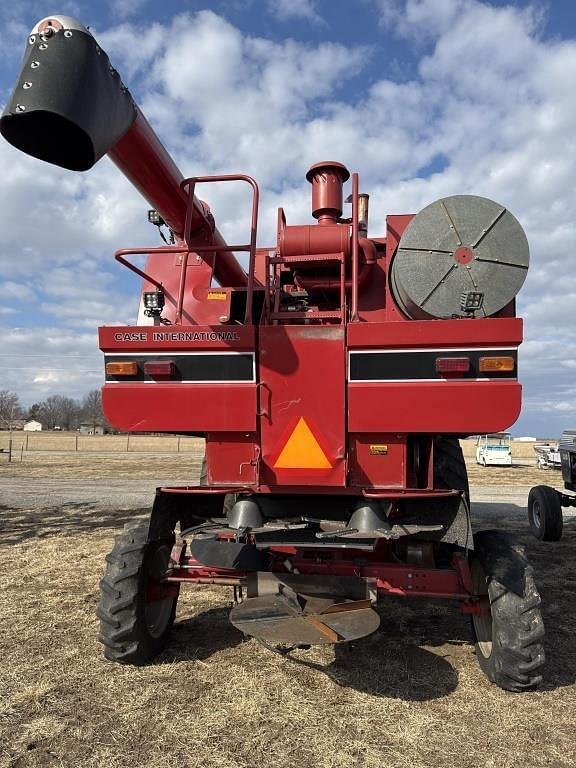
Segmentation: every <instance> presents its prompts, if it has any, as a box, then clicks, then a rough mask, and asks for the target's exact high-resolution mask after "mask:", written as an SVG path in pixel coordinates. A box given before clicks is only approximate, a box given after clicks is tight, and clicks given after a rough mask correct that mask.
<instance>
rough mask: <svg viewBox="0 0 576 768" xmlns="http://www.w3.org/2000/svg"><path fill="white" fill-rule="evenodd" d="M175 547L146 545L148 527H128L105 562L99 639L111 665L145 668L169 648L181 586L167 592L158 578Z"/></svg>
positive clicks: (166, 543) (144, 524)
mask: <svg viewBox="0 0 576 768" xmlns="http://www.w3.org/2000/svg"><path fill="white" fill-rule="evenodd" d="M172 544H173V537H172V540H171V541H148V522H143V521H138V522H134V523H127V524H126V525H125V526H124V530H123V531H122V533H121V534H120V536H118V537H117V538H116V542H115V544H114V548H113V549H112V552H110V554H109V555H107V557H106V562H107V566H106V572H105V574H104V577H103V579H102V581H101V582H100V594H101V597H100V605H99V606H98V609H97V611H96V614H97V616H98V618H99V619H100V635H99V637H98V639H99V640H100V642H101V643H103V645H104V656H105V657H106V658H107V659H109V660H110V661H117V662H121V663H124V664H135V665H137V666H141V665H142V664H146V663H148V662H149V661H151V660H152V659H153V658H154V657H155V656H157V655H158V654H159V653H160V652H161V651H162V650H163V649H164V647H165V645H166V641H167V639H168V636H169V634H170V630H171V628H172V624H173V623H174V616H175V614H176V604H177V602H178V592H179V585H172V584H170V585H169V587H164V589H165V592H166V594H165V596H164V597H163V596H162V590H163V585H162V584H161V582H160V581H159V578H160V577H161V576H162V575H163V574H164V572H165V571H166V568H167V566H168V562H169V559H170V552H171V549H172Z"/></svg>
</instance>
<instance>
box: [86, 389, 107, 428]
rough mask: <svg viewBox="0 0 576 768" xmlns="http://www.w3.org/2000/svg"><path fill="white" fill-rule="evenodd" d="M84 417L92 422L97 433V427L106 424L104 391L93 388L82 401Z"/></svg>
mask: <svg viewBox="0 0 576 768" xmlns="http://www.w3.org/2000/svg"><path fill="white" fill-rule="evenodd" d="M82 419H83V420H84V421H85V422H86V423H87V424H90V425H91V427H92V431H93V432H94V434H96V427H102V426H104V415H103V413H102V393H101V392H100V390H99V389H92V390H90V392H88V394H87V395H86V396H85V397H84V400H83V401H82Z"/></svg>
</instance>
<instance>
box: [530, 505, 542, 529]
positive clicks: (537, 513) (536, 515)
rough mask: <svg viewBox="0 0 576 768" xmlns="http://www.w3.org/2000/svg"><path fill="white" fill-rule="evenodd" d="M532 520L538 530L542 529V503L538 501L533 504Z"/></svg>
mask: <svg viewBox="0 0 576 768" xmlns="http://www.w3.org/2000/svg"><path fill="white" fill-rule="evenodd" d="M532 520H533V521H534V525H535V526H536V528H540V526H541V524H542V511H541V509H540V502H539V501H537V500H536V499H534V501H533V502H532Z"/></svg>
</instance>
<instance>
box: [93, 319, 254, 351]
mask: <svg viewBox="0 0 576 768" xmlns="http://www.w3.org/2000/svg"><path fill="white" fill-rule="evenodd" d="M98 336H99V339H100V349H101V350H102V351H103V352H130V353H132V352H148V351H150V350H155V349H156V350H162V351H165V352H169V351H171V350H180V351H182V352H185V351H186V352H200V351H210V350H223V351H224V350H228V351H237V352H241V351H252V350H253V349H254V344H255V341H254V336H255V334H254V326H252V325H134V326H129V325H120V326H103V327H101V328H99V329H98Z"/></svg>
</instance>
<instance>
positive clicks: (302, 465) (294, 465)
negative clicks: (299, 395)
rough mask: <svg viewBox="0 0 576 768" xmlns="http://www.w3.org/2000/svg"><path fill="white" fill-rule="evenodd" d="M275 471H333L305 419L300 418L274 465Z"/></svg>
mask: <svg viewBox="0 0 576 768" xmlns="http://www.w3.org/2000/svg"><path fill="white" fill-rule="evenodd" d="M274 468H275V469H331V468H332V464H331V463H330V461H329V460H328V457H327V456H326V454H325V453H324V451H323V450H322V448H321V447H320V443H319V442H318V440H316V438H315V437H314V435H313V433H312V430H311V429H310V427H309V426H308V424H307V423H306V420H305V419H304V418H302V417H301V418H300V419H299V421H298V423H297V424H296V426H295V427H294V429H293V431H292V434H291V435H290V437H289V438H288V440H287V441H286V444H285V445H284V448H282V450H281V452H280V455H279V456H278V458H277V459H276V462H275V464H274Z"/></svg>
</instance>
